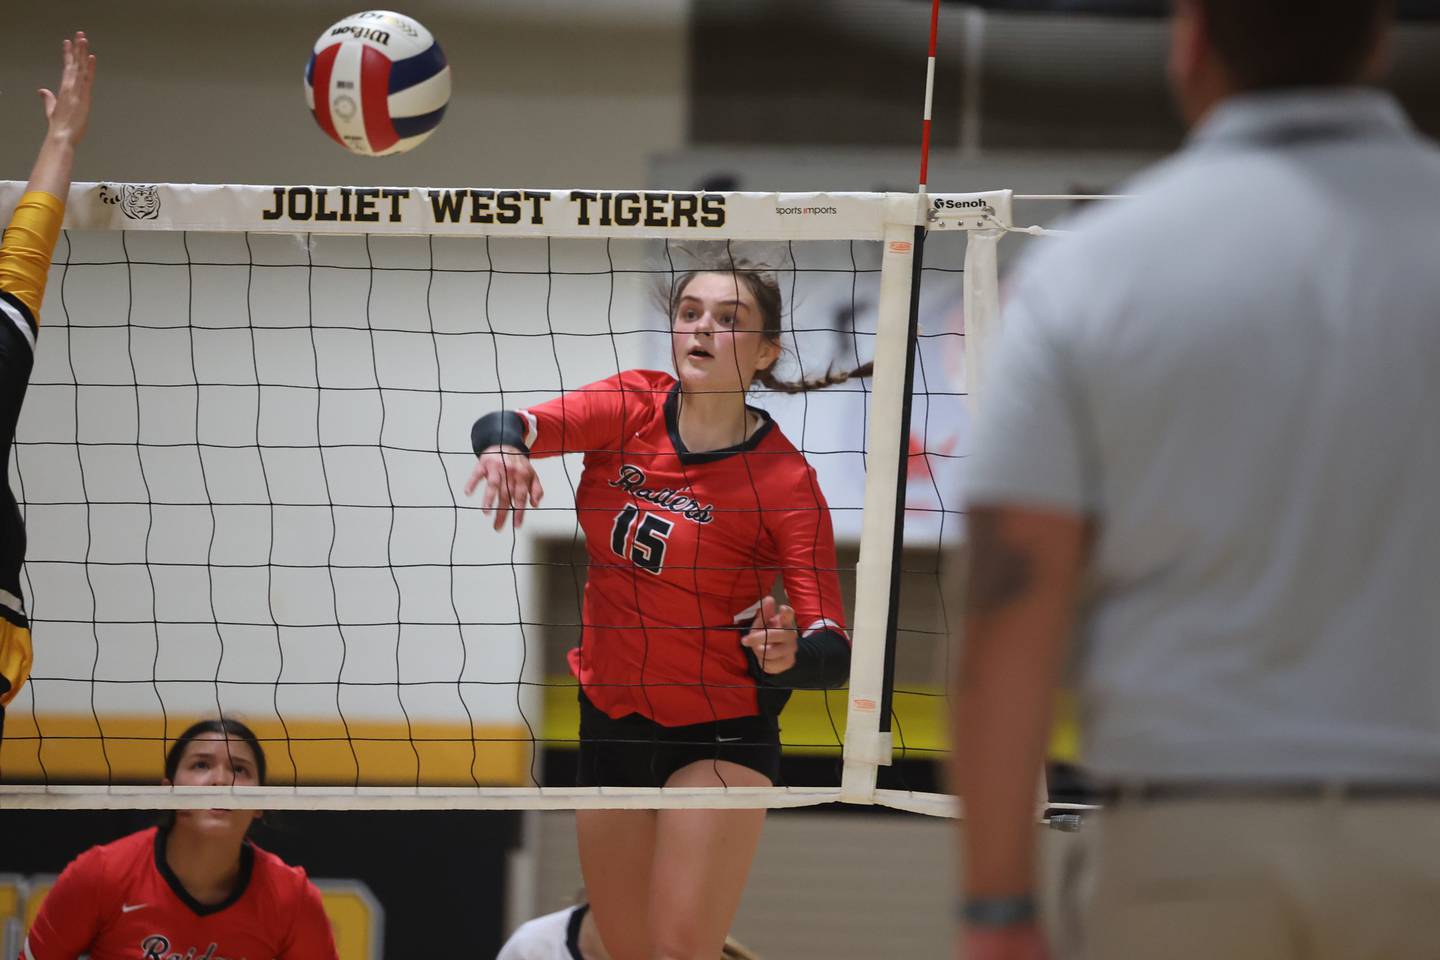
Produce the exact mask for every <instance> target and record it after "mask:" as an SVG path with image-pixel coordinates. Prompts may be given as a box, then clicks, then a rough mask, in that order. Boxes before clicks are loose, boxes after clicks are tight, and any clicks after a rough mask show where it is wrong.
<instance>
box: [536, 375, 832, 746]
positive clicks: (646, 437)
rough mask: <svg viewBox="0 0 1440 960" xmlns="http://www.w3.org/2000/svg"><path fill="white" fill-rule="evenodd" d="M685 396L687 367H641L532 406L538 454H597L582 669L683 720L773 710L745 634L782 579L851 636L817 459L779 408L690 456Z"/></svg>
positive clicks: (584, 502) (807, 622) (584, 482)
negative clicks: (809, 458) (735, 440)
mask: <svg viewBox="0 0 1440 960" xmlns="http://www.w3.org/2000/svg"><path fill="white" fill-rule="evenodd" d="M678 398H679V384H678V382H677V381H676V380H675V378H674V377H672V376H671V375H669V374H667V373H660V372H657V371H653V370H630V371H626V372H625V373H621V374H618V375H617V376H614V377H610V378H609V379H607V380H602V381H600V382H599V383H593V384H590V385H589V386H587V387H582V388H581V389H579V390H576V391H574V392H572V393H568V394H566V395H564V396H562V397H558V398H556V399H554V400H551V401H549V402H547V403H543V404H540V405H539V406H535V407H531V408H529V409H528V410H522V411H520V415H521V416H522V417H523V418H524V419H525V421H526V426H527V428H528V435H527V437H526V443H527V445H528V446H529V447H530V451H531V455H532V456H536V457H544V456H553V455H555V454H559V453H572V452H581V451H583V452H584V453H585V469H584V472H583V473H582V475H581V477H580V485H579V487H578V488H577V489H576V491H575V504H576V510H577V512H578V514H579V520H580V525H581V527H582V528H583V529H584V531H585V539H586V549H587V552H588V555H589V562H590V570H589V575H588V577H587V579H586V583H585V602H584V610H583V615H582V621H583V624H584V627H583V633H582V635H581V645H580V647H579V648H577V649H575V650H572V651H571V652H570V668H571V670H572V672H573V673H574V674H575V676H576V677H577V678H578V679H579V681H580V684H581V686H582V687H583V688H584V690H585V694H586V696H587V697H589V698H590V701H591V702H592V703H594V704H595V706H597V707H599V708H600V709H601V710H603V711H604V712H605V713H606V714H607V715H609V716H611V717H615V718H619V717H623V716H625V715H627V714H631V713H639V714H641V715H642V716H646V717H649V718H651V719H652V720H654V721H656V722H657V723H660V724H662V725H664V726H670V727H675V726H684V725H688V724H692V723H703V722H708V721H713V720H725V719H730V718H733V717H745V716H754V715H756V714H758V713H760V712H761V711H760V707H759V703H758V699H757V695H756V680H755V677H754V675H753V674H752V672H751V669H750V662H751V661H750V658H749V657H748V656H747V653H748V651H746V650H745V648H744V647H743V646H742V645H741V643H740V638H741V636H743V634H744V632H745V631H746V630H747V629H748V628H749V626H750V623H751V622H752V621H753V620H754V619H755V614H756V611H757V610H758V609H759V607H760V602H761V600H762V599H763V598H764V597H765V596H767V595H768V594H769V593H770V591H771V588H772V586H773V585H774V582H775V578H776V577H777V576H779V577H780V578H781V579H782V581H783V583H784V585H785V593H786V595H787V596H788V598H789V603H790V605H791V606H792V607H794V608H795V617H796V623H797V625H798V626H799V629H800V632H801V634H802V635H806V634H811V633H815V632H817V631H821V630H831V631H836V632H840V633H842V635H843V631H844V616H845V615H844V611H843V609H842V603H841V597H840V581H839V577H838V576H837V574H836V568H835V533H834V530H833V528H832V527H831V524H830V509H829V507H828V506H827V505H826V503H825V497H824V496H823V495H822V494H821V492H820V485H819V483H818V481H817V480H816V478H815V471H814V469H812V468H811V466H810V465H809V464H808V463H807V462H806V461H805V457H804V456H803V455H802V454H801V453H800V452H799V451H798V450H796V449H795V447H794V446H793V445H792V444H791V443H790V441H789V440H787V439H786V438H785V435H784V434H782V433H781V432H780V430H779V429H778V428H777V427H776V426H775V424H774V422H773V421H772V420H771V419H770V417H769V415H768V414H766V413H765V412H764V411H763V410H755V412H756V413H758V414H759V415H760V417H761V418H762V420H763V423H762V425H761V426H760V428H759V429H758V430H756V431H755V433H754V434H753V435H752V436H751V437H750V438H749V439H748V440H746V441H745V442H744V443H742V444H740V445H738V446H735V447H729V448H726V449H724V450H712V451H707V452H704V453H690V452H689V451H687V450H686V449H685V445H684V443H683V442H682V441H681V439H680V433H679V429H678V427H677V416H678ZM752 409H754V408H752Z"/></svg>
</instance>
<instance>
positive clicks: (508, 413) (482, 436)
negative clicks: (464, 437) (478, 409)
mask: <svg viewBox="0 0 1440 960" xmlns="http://www.w3.org/2000/svg"><path fill="white" fill-rule="evenodd" d="M500 444H504V445H505V446H507V447H515V448H516V449H518V450H520V451H521V452H522V453H524V454H526V455H527V456H528V455H529V453H530V447H529V446H528V445H527V444H526V443H525V418H524V417H522V416H520V414H518V413H516V412H515V411H514V410H496V411H495V412H494V413H487V414H485V416H483V417H481V418H480V419H479V420H476V421H475V426H473V427H471V428H470V446H471V448H472V449H474V451H475V456H477V457H478V456H480V454H482V453H484V452H485V451H486V450H487V449H489V448H490V447H494V446H498V445H500Z"/></svg>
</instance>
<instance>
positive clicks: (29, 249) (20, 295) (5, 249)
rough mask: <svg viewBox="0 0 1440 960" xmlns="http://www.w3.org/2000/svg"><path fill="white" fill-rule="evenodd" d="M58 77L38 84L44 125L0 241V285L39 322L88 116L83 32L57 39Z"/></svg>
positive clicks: (91, 75)
mask: <svg viewBox="0 0 1440 960" xmlns="http://www.w3.org/2000/svg"><path fill="white" fill-rule="evenodd" d="M61 49H62V67H61V71H60V83H59V85H58V86H57V87H56V89H55V90H54V91H51V90H41V91H40V99H41V101H42V102H43V104H44V107H45V118H46V120H47V121H48V122H49V127H48V129H47V131H46V133H45V140H44V141H43V142H42V143H41V144H40V152H39V153H38V154H37V155H36V157H35V166H34V167H33V168H32V169H31V171H30V183H29V185H28V187H27V188H26V191H25V196H23V197H22V198H21V199H20V204H19V205H18V206H17V207H16V208H15V213H14V216H13V217H12V218H11V220H10V226H9V228H8V229H6V231H5V239H4V243H3V245H0V290H4V291H5V292H6V293H9V294H10V295H11V296H13V297H15V298H16V299H18V300H19V301H20V302H21V303H22V304H24V306H25V308H26V309H27V310H28V311H29V312H30V315H31V317H33V318H34V319H35V322H36V323H37V324H38V323H39V318H40V303H41V301H42V300H43V299H44V298H45V279H46V277H47V276H48V274H49V270H50V259H51V257H52V255H53V254H54V252H55V241H56V239H57V238H58V237H59V235H60V224H61V222H62V221H63V220H64V219H65V199H66V197H67V196H68V195H69V193H70V173H71V170H72V169H73V168H74V166H75V150H76V148H77V147H78V146H79V144H80V141H81V140H82V139H83V138H84V136H85V129H86V127H87V126H88V124H89V122H90V90H91V87H92V85H93V83H94V80H95V55H94V54H92V53H91V52H90V41H89V40H88V39H87V38H86V36H85V34H84V33H83V32H80V33H76V34H75V37H74V39H72V40H66V41H65V42H64V44H63V45H62V48H61Z"/></svg>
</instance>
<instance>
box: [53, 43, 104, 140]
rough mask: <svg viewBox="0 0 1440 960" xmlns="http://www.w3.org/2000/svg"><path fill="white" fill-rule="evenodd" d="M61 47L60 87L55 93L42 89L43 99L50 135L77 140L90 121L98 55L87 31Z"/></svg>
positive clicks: (82, 134)
mask: <svg viewBox="0 0 1440 960" xmlns="http://www.w3.org/2000/svg"><path fill="white" fill-rule="evenodd" d="M60 49H61V53H62V62H63V66H62V68H61V70H60V87H59V90H58V91H56V92H53V93H52V92H51V91H49V90H41V91H40V99H41V100H42V101H43V102H44V104H45V119H46V120H48V121H50V133H49V135H50V136H51V137H59V138H64V139H67V140H69V141H70V142H71V143H72V144H75V143H79V142H80V139H81V138H82V137H84V136H85V127H86V125H87V124H89V122H90V86H91V84H92V83H94V81H95V55H94V54H93V53H91V52H90V40H89V39H88V38H87V37H86V36H85V33H84V31H81V32H79V33H76V34H75V39H74V40H66V41H65V42H64V43H63V44H61V48H60Z"/></svg>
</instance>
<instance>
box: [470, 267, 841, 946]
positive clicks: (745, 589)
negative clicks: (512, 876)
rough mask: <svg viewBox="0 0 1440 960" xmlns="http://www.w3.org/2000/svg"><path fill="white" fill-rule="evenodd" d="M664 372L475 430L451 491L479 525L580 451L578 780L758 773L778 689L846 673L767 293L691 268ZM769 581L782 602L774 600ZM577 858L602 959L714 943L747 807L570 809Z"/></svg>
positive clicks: (770, 778)
mask: <svg viewBox="0 0 1440 960" xmlns="http://www.w3.org/2000/svg"><path fill="white" fill-rule="evenodd" d="M668 299H669V304H668V307H669V313H670V325H671V347H672V355H673V361H674V365H675V371H676V376H671V375H670V374H667V373H660V372H655V371H647V370H631V371H627V372H624V373H621V374H618V375H617V376H614V377H611V378H609V379H607V380H604V381H601V382H599V383H595V384H591V385H589V386H587V387H584V388H582V389H580V390H577V391H575V392H573V393H568V394H566V395H564V396H561V397H559V398H557V399H554V400H551V401H548V402H546V403H543V404H540V405H539V406H535V407H531V408H529V409H527V410H519V411H501V412H498V413H492V414H489V415H487V416H485V417H482V418H481V419H480V420H478V421H477V422H476V423H475V427H474V429H473V431H472V435H471V440H472V443H473V446H474V449H475V452H476V455H477V457H478V460H477V463H476V466H475V470H474V472H473V473H472V475H471V477H470V480H469V482H468V484H467V485H466V488H465V492H466V493H467V494H470V493H473V492H474V490H475V488H476V487H477V486H478V485H479V484H480V483H481V482H482V481H483V482H484V483H485V485H486V489H485V493H484V498H483V500H482V506H483V507H484V508H485V509H486V511H487V512H489V511H492V510H493V512H494V517H495V528H496V529H497V530H498V529H500V528H501V526H503V525H504V523H505V521H506V519H507V517H513V520H514V523H515V526H517V527H518V526H520V523H521V520H522V518H523V516H524V512H525V510H526V508H527V507H528V506H533V505H536V504H538V503H539V502H540V498H541V497H542V496H543V493H544V491H543V490H542V489H541V486H540V482H539V480H538V478H537V477H536V475H535V472H534V469H533V467H532V466H531V464H530V462H529V458H530V457H541V456H554V455H557V454H562V453H568V452H572V451H574V452H580V451H583V452H584V453H585V467H584V472H583V474H582V476H581V479H580V484H579V487H578V488H577V489H576V493H575V502H576V509H577V511H578V513H579V521H580V524H581V526H582V527H583V528H584V530H585V537H586V542H587V551H588V555H589V573H588V577H587V582H586V585H585V600H584V614H583V622H584V633H583V636H582V638H581V645H580V647H579V648H577V649H575V650H572V651H571V653H570V666H571V669H572V671H573V672H574V674H575V676H576V677H577V678H578V679H579V681H580V756H579V759H580V772H579V783H580V785H581V786H597V785H599V786H667V787H756V786H770V785H771V784H773V783H774V782H775V780H776V779H777V777H778V775H779V767H780V735H779V724H778V720H777V718H778V714H779V712H780V708H781V707H782V706H783V705H784V703H785V701H786V700H787V699H788V698H789V695H790V690H791V689H795V688H823V687H836V686H840V685H841V684H843V683H844V682H845V681H846V679H847V678H848V675H849V666H850V643H849V638H848V637H847V635H846V634H845V628H844V613H843V611H842V608H841V597H840V585H839V579H838V577H837V575H836V561H835V537H834V532H833V530H832V528H831V524H830V512H829V508H828V507H827V506H826V503H825V499H824V497H823V496H822V495H821V492H820V487H819V484H818V483H817V482H816V478H815V471H814V470H813V469H812V468H811V467H810V465H809V464H808V463H807V462H806V461H805V458H804V456H803V455H802V454H801V453H800V452H799V451H798V450H796V449H795V447H794V446H793V445H792V444H791V443H790V441H789V440H787V439H786V438H785V436H784V435H783V434H782V433H781V432H780V430H779V429H778V428H777V427H776V425H775V423H774V422H773V421H772V420H771V419H770V417H769V415H768V414H766V413H765V411H763V410H759V409H756V408H754V407H750V406H748V405H747V404H746V403H745V394H746V391H747V390H748V389H749V387H750V384H751V382H752V381H754V380H760V382H762V383H765V384H766V385H767V386H771V387H772V388H778V389H786V390H792V391H793V390H799V389H807V388H811V387H819V386H825V385H828V384H829V383H831V382H840V381H842V380H845V379H848V376H855V375H865V374H867V373H868V369H867V368H863V367H862V368H861V369H860V370H857V371H855V372H854V373H853V374H849V375H843V374H842V375H840V376H837V377H828V376H827V377H825V378H822V379H820V380H819V381H816V382H811V383H802V384H782V383H780V382H778V381H776V380H775V379H774V376H773V374H772V373H771V369H772V367H773V366H774V364H775V362H776V361H777V360H778V359H779V357H780V355H781V352H782V350H781V344H780V333H781V315H782V298H781V295H780V288H779V285H778V284H777V283H776V282H775V280H774V279H773V278H772V277H770V276H769V275H767V274H763V273H760V272H758V271H755V270H750V269H746V268H736V269H731V268H729V267H726V268H724V269H720V270H715V271H706V272H699V273H692V274H687V275H685V276H682V277H680V278H679V280H678V281H677V282H676V283H675V284H674V285H673V287H672V290H671V295H670V296H669V298H668ZM777 575H778V576H779V577H780V578H781V579H782V580H783V583H784V587H785V593H786V595H787V597H788V600H789V603H788V604H787V605H777V604H776V603H775V601H774V599H773V598H772V597H771V595H770V594H771V589H772V587H773V585H774V581H775V579H776V577H777ZM576 819H577V822H578V827H579V834H580V860H581V867H582V868H583V871H584V875H585V885H586V887H587V889H588V890H589V891H590V897H591V901H590V902H591V908H592V910H593V911H594V917H595V922H596V924H597V926H598V927H599V931H600V937H601V939H602V940H603V941H604V943H605V946H606V947H607V949H608V950H609V952H610V955H611V956H613V957H615V958H616V960H656V958H676V960H680V958H684V960H690V958H703V960H712V958H713V957H715V956H716V955H717V954H718V953H719V951H720V948H721V944H722V943H723V942H724V940H725V935H726V933H727V931H728V930H729V929H730V922H731V920H732V919H733V917H734V914H735V910H736V908H737V907H738V906H739V902H740V894H741V891H742V889H743V887H744V885H745V877H746V874H747V873H748V872H749V869H750V862H751V859H752V858H753V856H754V853H755V848H756V846H757V845H758V843H759V840H760V831H761V827H762V825H763V823H764V819H765V813H764V811H763V810H662V811H653V810H582V811H580V812H579V813H578V814H577V818H576Z"/></svg>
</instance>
